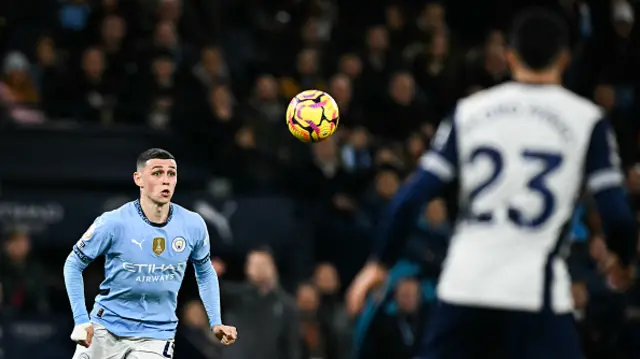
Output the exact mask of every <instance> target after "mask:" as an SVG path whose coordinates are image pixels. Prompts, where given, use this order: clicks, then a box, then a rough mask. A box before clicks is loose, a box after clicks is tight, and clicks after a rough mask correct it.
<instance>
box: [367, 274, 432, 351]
mask: <svg viewBox="0 0 640 359" xmlns="http://www.w3.org/2000/svg"><path fill="white" fill-rule="evenodd" d="M421 297H422V294H421V288H420V283H419V282H418V281H417V280H416V279H414V278H408V279H403V280H401V281H400V282H399V283H398V284H397V286H396V288H395V295H394V301H393V305H392V306H390V307H386V308H383V310H382V313H381V314H380V315H378V317H377V318H376V319H374V323H373V324H372V327H371V329H370V335H369V337H368V341H369V342H370V344H368V346H367V349H368V353H369V354H368V355H367V356H366V357H368V358H376V359H378V358H379V359H385V358H398V359H410V358H413V357H414V356H415V353H416V352H417V349H418V347H419V345H420V343H421V340H422V337H423V334H424V332H425V329H426V323H427V321H426V320H425V318H427V308H426V306H425V305H424V302H423V300H422V298H421Z"/></svg>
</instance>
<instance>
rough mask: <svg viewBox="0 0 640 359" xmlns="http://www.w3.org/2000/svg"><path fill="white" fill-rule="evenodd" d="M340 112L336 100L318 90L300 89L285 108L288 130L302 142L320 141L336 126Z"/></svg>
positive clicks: (334, 129)
mask: <svg viewBox="0 0 640 359" xmlns="http://www.w3.org/2000/svg"><path fill="white" fill-rule="evenodd" d="M339 120H340V113H339V111H338V105H337V104H336V101H335V100H334V99H333V97H331V96H330V95H329V94H328V93H326V92H324V91H320V90H306V91H302V92H301V93H299V94H298V95H296V97H294V98H293V99H292V100H291V102H289V107H288V108H287V126H288V127H289V132H291V134H292V135H293V136H295V137H296V138H297V139H299V140H300V141H302V142H320V141H324V140H326V139H327V138H329V137H331V135H333V133H334V132H336V129H337V128H338V121H339Z"/></svg>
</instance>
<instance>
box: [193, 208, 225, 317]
mask: <svg viewBox="0 0 640 359" xmlns="http://www.w3.org/2000/svg"><path fill="white" fill-rule="evenodd" d="M198 219H199V222H200V223H199V224H198V228H199V230H198V238H197V240H196V244H195V246H194V248H193V251H192V252H191V261H192V262H193V267H194V269H195V272H196V281H197V282H198V292H199V293H200V299H201V300H202V304H203V305H204V309H205V311H206V312H207V316H208V317H209V325H210V326H211V327H213V326H214V325H219V324H222V316H221V314H220V285H219V283H218V274H217V273H216V270H215V269H214V268H213V264H212V263H211V255H210V253H209V246H210V244H209V232H208V231H207V225H206V223H205V222H204V220H203V219H202V217H199V218H198Z"/></svg>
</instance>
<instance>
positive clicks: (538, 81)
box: [512, 68, 562, 85]
mask: <svg viewBox="0 0 640 359" xmlns="http://www.w3.org/2000/svg"><path fill="white" fill-rule="evenodd" d="M512 77H513V79H514V80H515V81H517V82H520V83H525V84H532V85H560V84H561V83H562V74H561V73H560V72H559V71H557V70H556V69H549V70H546V71H541V72H535V71H531V70H528V69H524V68H521V69H517V70H514V71H513V72H512Z"/></svg>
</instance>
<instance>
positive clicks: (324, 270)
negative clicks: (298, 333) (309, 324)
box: [313, 262, 352, 359]
mask: <svg viewBox="0 0 640 359" xmlns="http://www.w3.org/2000/svg"><path fill="white" fill-rule="evenodd" d="M313 284H314V286H315V288H316V289H317V291H318V294H319V298H320V304H319V306H318V317H319V318H320V320H321V321H322V322H324V323H326V325H327V330H328V335H329V336H330V337H331V338H332V342H333V345H334V346H335V347H334V348H333V351H334V353H333V355H334V356H333V358H336V359H347V358H349V357H350V355H351V340H352V339H351V337H352V333H351V323H350V321H349V319H348V316H347V312H346V309H345V307H344V303H343V302H342V297H341V295H340V294H341V287H340V278H339V276H338V271H337V270H336V268H335V267H334V266H333V265H332V264H331V263H326V262H325V263H320V264H318V265H317V266H316V268H315V270H314V272H313Z"/></svg>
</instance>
